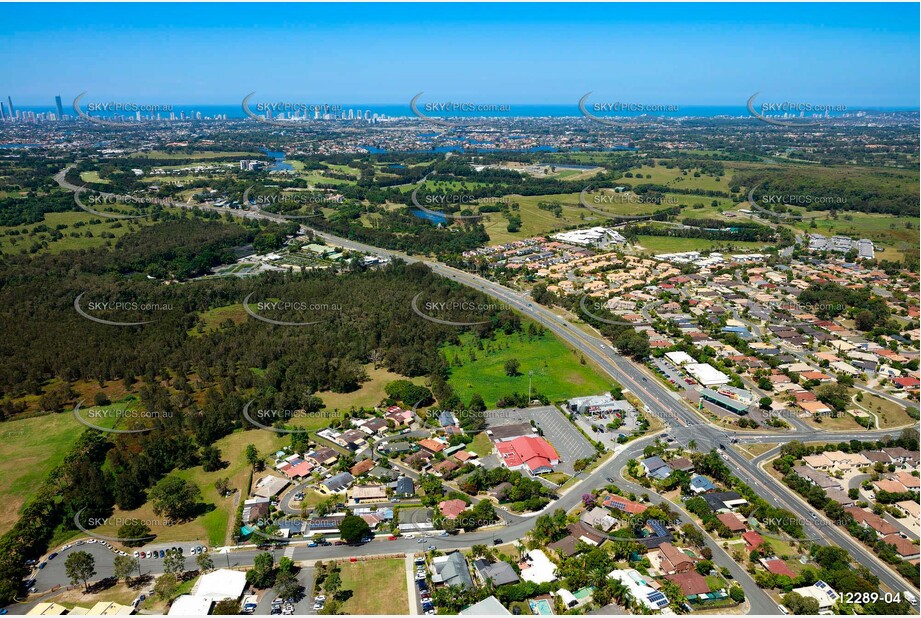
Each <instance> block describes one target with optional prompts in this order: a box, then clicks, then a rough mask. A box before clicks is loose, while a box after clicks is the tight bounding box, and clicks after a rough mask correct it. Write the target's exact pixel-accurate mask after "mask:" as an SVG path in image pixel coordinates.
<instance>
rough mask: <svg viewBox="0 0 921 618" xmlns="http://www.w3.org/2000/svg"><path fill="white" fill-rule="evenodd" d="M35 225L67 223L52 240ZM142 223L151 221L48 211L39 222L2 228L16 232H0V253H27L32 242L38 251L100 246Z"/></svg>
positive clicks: (52, 226)
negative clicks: (121, 219)
mask: <svg viewBox="0 0 921 618" xmlns="http://www.w3.org/2000/svg"><path fill="white" fill-rule="evenodd" d="M74 208H76V205H74ZM91 220H95V221H98V223H90V221H91ZM78 222H79V223H83V224H84V225H82V226H80V227H74V224H76V223H78ZM38 225H46V226H48V227H49V228H51V229H54V228H56V227H57V226H58V225H66V226H67V227H66V228H63V229H62V230H61V233H62V234H63V236H62V237H61V238H59V239H57V240H55V239H52V237H51V234H50V233H49V232H36V231H35V228H36V227H37V226H38ZM144 225H151V223H150V222H149V221H147V220H146V219H133V220H132V221H131V222H130V223H129V222H127V221H115V220H114V219H104V218H101V217H99V216H97V215H93V214H90V213H88V212H84V211H82V210H76V211H75V212H51V213H47V214H46V215H45V217H44V219H43V220H42V222H41V223H31V224H27V225H19V226H16V227H11V228H6V229H5V230H3V231H4V232H5V231H7V230H17V231H18V232H19V235H17V236H9V235H6V234H0V253H6V254H15V253H29V252H31V248H32V246H33V245H34V244H35V243H38V244H39V245H42V248H41V249H39V252H41V253H60V252H61V251H67V250H70V249H91V248H94V247H102V246H105V245H107V244H110V243H114V242H115V240H117V239H118V238H120V237H122V236H124V235H125V234H128V233H129V232H132V231H134V230H137V229H138V227H140V226H144ZM87 232H89V233H91V234H92V236H91V237H88V236H87V235H86V234H87ZM72 233H76V234H77V236H71V234H72ZM104 234H106V235H108V234H111V235H113V236H114V238H107V237H106V236H104ZM44 243H48V246H47V248H46V247H44Z"/></svg>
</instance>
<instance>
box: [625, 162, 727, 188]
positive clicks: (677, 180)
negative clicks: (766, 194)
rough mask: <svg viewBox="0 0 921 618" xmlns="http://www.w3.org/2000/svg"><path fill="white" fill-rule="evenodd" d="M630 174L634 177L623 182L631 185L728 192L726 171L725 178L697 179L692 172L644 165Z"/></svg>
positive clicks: (702, 176) (704, 177)
mask: <svg viewBox="0 0 921 618" xmlns="http://www.w3.org/2000/svg"><path fill="white" fill-rule="evenodd" d="M630 172H631V173H632V174H633V175H634V177H633V178H624V179H623V182H628V183H631V184H633V185H638V184H643V183H653V184H657V185H665V186H667V187H671V188H675V189H704V190H706V191H726V192H727V193H728V192H729V181H728V180H727V178H728V177H729V175H730V172H729V171H728V170H727V172H726V176H723V178H716V177H715V176H706V175H703V174H701V175H700V176H699V177H694V171H689V172H682V171H681V170H680V169H678V168H677V167H674V168H672V169H668V168H666V167H664V166H662V165H656V166H655V167H649V166H648V165H644V166H643V167H640V168H638V169H633V170H630ZM637 174H642V175H643V177H642V178H638V177H637ZM650 176H651V178H649V177H650Z"/></svg>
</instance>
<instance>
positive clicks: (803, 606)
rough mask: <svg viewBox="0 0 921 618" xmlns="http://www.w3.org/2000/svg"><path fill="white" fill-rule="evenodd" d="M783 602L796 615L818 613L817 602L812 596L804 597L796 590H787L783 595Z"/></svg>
mask: <svg viewBox="0 0 921 618" xmlns="http://www.w3.org/2000/svg"><path fill="white" fill-rule="evenodd" d="M783 604H784V605H786V606H787V609H789V610H790V611H791V612H793V613H794V614H795V615H797V616H802V615H813V616H814V615H816V614H818V613H819V602H818V601H817V600H816V599H813V598H812V597H804V596H802V595H801V594H799V593H798V592H788V593H787V594H785V595H784V596H783Z"/></svg>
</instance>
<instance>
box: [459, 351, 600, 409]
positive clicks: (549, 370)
mask: <svg viewBox="0 0 921 618" xmlns="http://www.w3.org/2000/svg"><path fill="white" fill-rule="evenodd" d="M483 347H484V349H483V350H478V349H477V346H476V341H475V339H474V335H473V334H470V333H467V334H464V335H462V336H461V344H460V345H459V346H454V345H449V346H446V347H444V348H443V349H442V351H443V354H444V356H445V358H446V359H447V360H448V362H449V363H450V364H451V370H450V371H451V375H450V378H449V380H448V381H449V383H450V384H451V386H452V387H454V390H455V392H456V393H457V394H458V395H459V396H460V397H461V399H464V400H469V399H470V396H471V395H473V394H474V393H479V394H480V395H481V396H482V397H483V400H484V401H485V402H486V405H487V406H489V407H493V406H495V404H496V400H498V399H499V398H500V397H502V396H504V395H509V394H511V393H512V392H516V391H517V392H518V393H522V394H527V392H528V372H529V371H533V372H534V376H533V378H532V381H531V387H532V392H535V393H541V394H542V395H545V396H547V397H548V398H549V399H550V400H551V401H559V400H561V399H567V398H569V397H575V396H577V395H593V394H598V393H601V392H604V391H605V390H608V389H610V388H611V381H610V380H609V379H607V378H605V377H604V376H602V375H601V374H599V373H597V372H596V371H595V370H594V369H593V368H592V367H591V366H590V365H588V364H586V365H582V364H580V362H579V356H578V355H577V354H576V353H575V352H573V351H572V350H570V349H569V348H567V347H566V346H565V345H564V344H563V343H562V342H560V341H559V340H558V339H556V338H555V337H553V336H552V335H549V334H546V335H544V336H543V337H541V338H535V339H533V340H532V341H528V338H527V336H526V335H518V334H515V335H504V334H501V333H500V334H497V335H496V338H495V339H494V340H491V341H484V342H483ZM471 352H473V353H474V354H475V355H476V360H472V361H471V360H470V353H471ZM512 358H515V359H518V361H519V363H520V368H519V375H517V376H514V377H509V376H507V375H506V374H505V362H506V361H507V360H509V359H512ZM455 359H456V360H457V361H458V362H460V366H456V365H455Z"/></svg>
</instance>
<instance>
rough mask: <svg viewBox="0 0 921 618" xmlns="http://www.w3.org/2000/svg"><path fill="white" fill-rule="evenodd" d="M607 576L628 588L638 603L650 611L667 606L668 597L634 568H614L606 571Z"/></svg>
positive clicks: (659, 609)
mask: <svg viewBox="0 0 921 618" xmlns="http://www.w3.org/2000/svg"><path fill="white" fill-rule="evenodd" d="M608 577H610V578H611V579H616V580H617V581H619V582H620V583H622V584H623V585H625V586H626V587H627V588H628V589H629V590H630V596H632V597H633V598H634V599H635V600H636V601H637V602H638V603H642V604H643V605H644V606H646V607H647V608H648V609H650V610H652V611H661V610H663V609H666V608H668V597H666V596H665V595H664V594H662V593H661V592H659V591H658V590H656V589H655V588H653V587H652V586H650V585H649V583H648V582H647V581H646V580H645V579H643V576H642V575H640V573H639V571H637V570H635V569H615V570H613V571H611V572H610V573H608Z"/></svg>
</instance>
